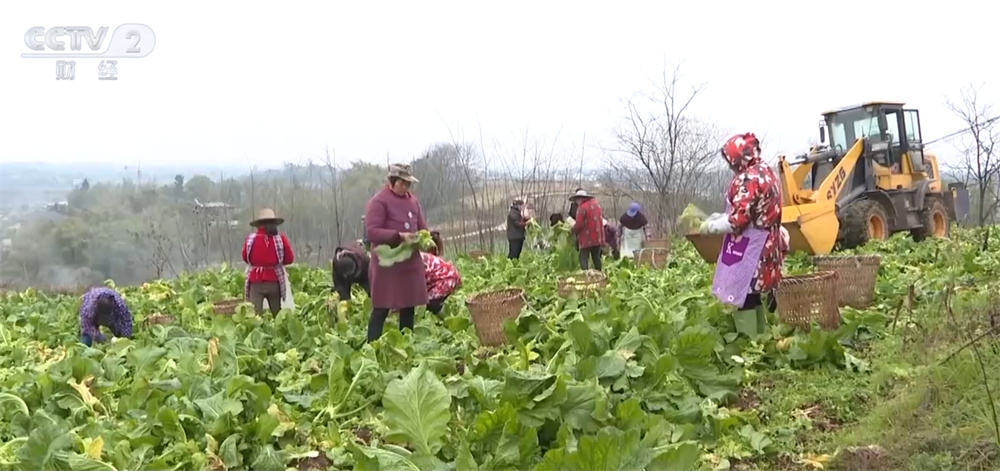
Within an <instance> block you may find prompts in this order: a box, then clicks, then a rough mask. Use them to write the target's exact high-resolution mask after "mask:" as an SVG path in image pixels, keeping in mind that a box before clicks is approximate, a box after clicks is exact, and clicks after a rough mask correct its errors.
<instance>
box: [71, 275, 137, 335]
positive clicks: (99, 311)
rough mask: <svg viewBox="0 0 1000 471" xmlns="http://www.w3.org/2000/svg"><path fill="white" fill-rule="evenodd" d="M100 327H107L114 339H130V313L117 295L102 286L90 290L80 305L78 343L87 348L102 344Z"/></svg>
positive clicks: (123, 301) (126, 305)
mask: <svg viewBox="0 0 1000 471" xmlns="http://www.w3.org/2000/svg"><path fill="white" fill-rule="evenodd" d="M101 327H108V328H110V329H111V333H112V334H114V336H115V337H126V338H131V337H132V312H131V311H129V309H128V304H125V300H123V299H122V297H121V296H119V295H118V293H117V292H116V291H115V290H113V289H111V288H105V287H103V286H100V287H97V288H91V289H90V290H89V291H87V293H86V294H84V295H83V304H81V305H80V341H81V342H83V343H84V344H86V345H87V346H88V347H89V346H91V345H93V343H94V342H104V341H105V340H106V339H105V337H104V334H102V333H101Z"/></svg>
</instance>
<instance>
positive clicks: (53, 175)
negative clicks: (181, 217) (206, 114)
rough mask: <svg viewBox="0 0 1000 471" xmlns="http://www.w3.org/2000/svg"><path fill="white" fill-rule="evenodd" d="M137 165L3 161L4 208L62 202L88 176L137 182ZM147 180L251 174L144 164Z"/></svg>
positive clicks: (0, 204) (0, 191)
mask: <svg viewBox="0 0 1000 471" xmlns="http://www.w3.org/2000/svg"><path fill="white" fill-rule="evenodd" d="M138 170H139V169H137V168H136V167H135V165H134V164H133V165H123V164H117V163H107V162H76V163H70V164H66V163H47V162H4V163H0V209H15V208H21V207H23V206H28V207H37V206H40V205H45V204H49V203H53V202H56V201H62V200H64V199H65V198H66V194H67V193H68V192H69V191H70V190H72V189H73V188H74V187H76V186H78V185H79V184H80V183H82V182H83V180H84V179H87V180H88V181H89V182H90V183H98V182H110V181H114V182H120V181H122V180H123V179H127V180H131V181H135V180H136V178H137V177H139V176H140V175H139V174H138V173H137V171H138ZM141 170H142V173H141V178H142V181H143V183H148V182H152V181H156V182H157V183H160V182H163V184H166V183H169V182H171V181H173V179H174V176H176V175H178V174H180V175H184V177H185V178H190V177H191V176H193V175H198V174H201V175H205V176H207V177H209V178H211V179H213V180H217V179H218V178H219V177H220V175H224V176H226V177H231V176H242V175H244V174H246V173H247V170H248V169H247V168H246V167H245V166H229V167H217V166H211V165H199V166H192V165H169V166H168V165H143V166H142V169H141Z"/></svg>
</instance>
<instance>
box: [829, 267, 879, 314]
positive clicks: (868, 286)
mask: <svg viewBox="0 0 1000 471" xmlns="http://www.w3.org/2000/svg"><path fill="white" fill-rule="evenodd" d="M812 262H813V265H815V266H816V270H817V271H833V272H837V300H838V303H839V304H840V306H850V307H853V308H856V309H866V308H868V306H871V305H872V300H874V299H875V283H876V282H878V269H879V267H880V266H881V264H882V257H881V256H879V255H875V254H872V255H853V256H852V255H848V256H830V255H819V256H815V257H813V258H812Z"/></svg>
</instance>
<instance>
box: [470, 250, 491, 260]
mask: <svg viewBox="0 0 1000 471" xmlns="http://www.w3.org/2000/svg"><path fill="white" fill-rule="evenodd" d="M487 255H488V254H487V253H486V251H485V250H473V251H472V252H469V257H470V258H472V259H473V260H482V259H483V257H486V256H487Z"/></svg>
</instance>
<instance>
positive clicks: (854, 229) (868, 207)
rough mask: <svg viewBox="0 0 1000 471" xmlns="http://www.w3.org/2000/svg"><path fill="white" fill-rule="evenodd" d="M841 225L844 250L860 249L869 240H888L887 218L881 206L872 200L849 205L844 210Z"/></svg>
mask: <svg viewBox="0 0 1000 471" xmlns="http://www.w3.org/2000/svg"><path fill="white" fill-rule="evenodd" d="M841 224H842V228H841V229H842V231H843V240H842V242H841V245H842V246H843V248H845V249H853V248H856V247H861V246H863V245H865V244H867V243H868V241H871V240H886V239H888V238H889V218H888V217H887V216H886V214H885V209H884V208H882V205H881V204H879V203H878V202H876V201H872V200H861V201H856V202H854V203H851V204H850V205H848V206H847V208H845V209H844V218H843V222H842V223H841Z"/></svg>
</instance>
